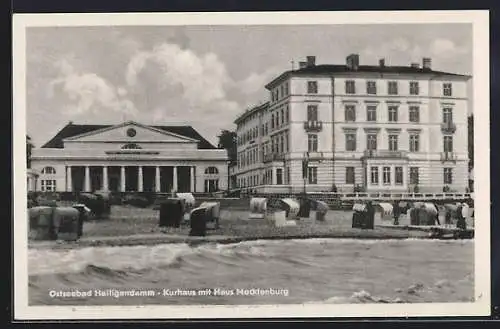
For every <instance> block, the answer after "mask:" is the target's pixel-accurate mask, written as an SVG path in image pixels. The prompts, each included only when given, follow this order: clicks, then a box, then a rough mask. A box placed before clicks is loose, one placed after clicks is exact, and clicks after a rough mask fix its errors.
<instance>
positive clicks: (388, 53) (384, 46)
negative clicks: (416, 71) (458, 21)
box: [360, 37, 468, 65]
mask: <svg viewBox="0 0 500 329" xmlns="http://www.w3.org/2000/svg"><path fill="white" fill-rule="evenodd" d="M467 52H468V50H467V48H465V47H459V46H457V45H456V43H454V42H453V41H452V40H449V39H444V38H438V39H434V40H431V41H428V42H426V43H422V42H420V43H417V42H414V41H410V40H409V39H406V38H402V37H400V38H395V39H392V40H388V41H386V42H383V43H380V44H377V45H370V46H368V47H366V48H365V49H363V50H362V51H361V53H360V55H361V56H362V58H363V59H367V60H368V61H370V62H372V63H373V62H374V61H376V59H378V58H387V59H388V60H389V63H390V62H391V61H392V63H391V64H392V65H408V64H409V62H417V63H420V61H421V59H422V58H423V57H427V56H431V57H432V58H433V59H436V60H437V61H438V62H439V61H440V60H447V59H449V58H452V57H454V56H457V55H463V54H465V53H467Z"/></svg>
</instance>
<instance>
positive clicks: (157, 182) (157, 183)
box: [155, 166, 161, 192]
mask: <svg viewBox="0 0 500 329" xmlns="http://www.w3.org/2000/svg"><path fill="white" fill-rule="evenodd" d="M160 185H161V181H160V166H156V169H155V191H156V192H161V191H160Z"/></svg>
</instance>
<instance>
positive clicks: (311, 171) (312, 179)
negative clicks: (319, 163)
mask: <svg viewBox="0 0 500 329" xmlns="http://www.w3.org/2000/svg"><path fill="white" fill-rule="evenodd" d="M307 177H308V178H309V184H318V168H317V167H308V168H307Z"/></svg>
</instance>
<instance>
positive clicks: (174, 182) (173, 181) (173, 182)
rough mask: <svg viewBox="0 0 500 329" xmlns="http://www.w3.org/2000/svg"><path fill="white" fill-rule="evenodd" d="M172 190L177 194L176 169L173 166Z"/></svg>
mask: <svg viewBox="0 0 500 329" xmlns="http://www.w3.org/2000/svg"><path fill="white" fill-rule="evenodd" d="M172 176H173V177H172V184H173V185H172V188H173V190H174V191H175V192H177V167H176V166H174V173H173V175H172Z"/></svg>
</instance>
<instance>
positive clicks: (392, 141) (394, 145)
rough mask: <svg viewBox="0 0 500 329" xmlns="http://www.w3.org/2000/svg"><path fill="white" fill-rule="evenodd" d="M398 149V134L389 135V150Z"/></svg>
mask: <svg viewBox="0 0 500 329" xmlns="http://www.w3.org/2000/svg"><path fill="white" fill-rule="evenodd" d="M397 150H398V135H389V151H397Z"/></svg>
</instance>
